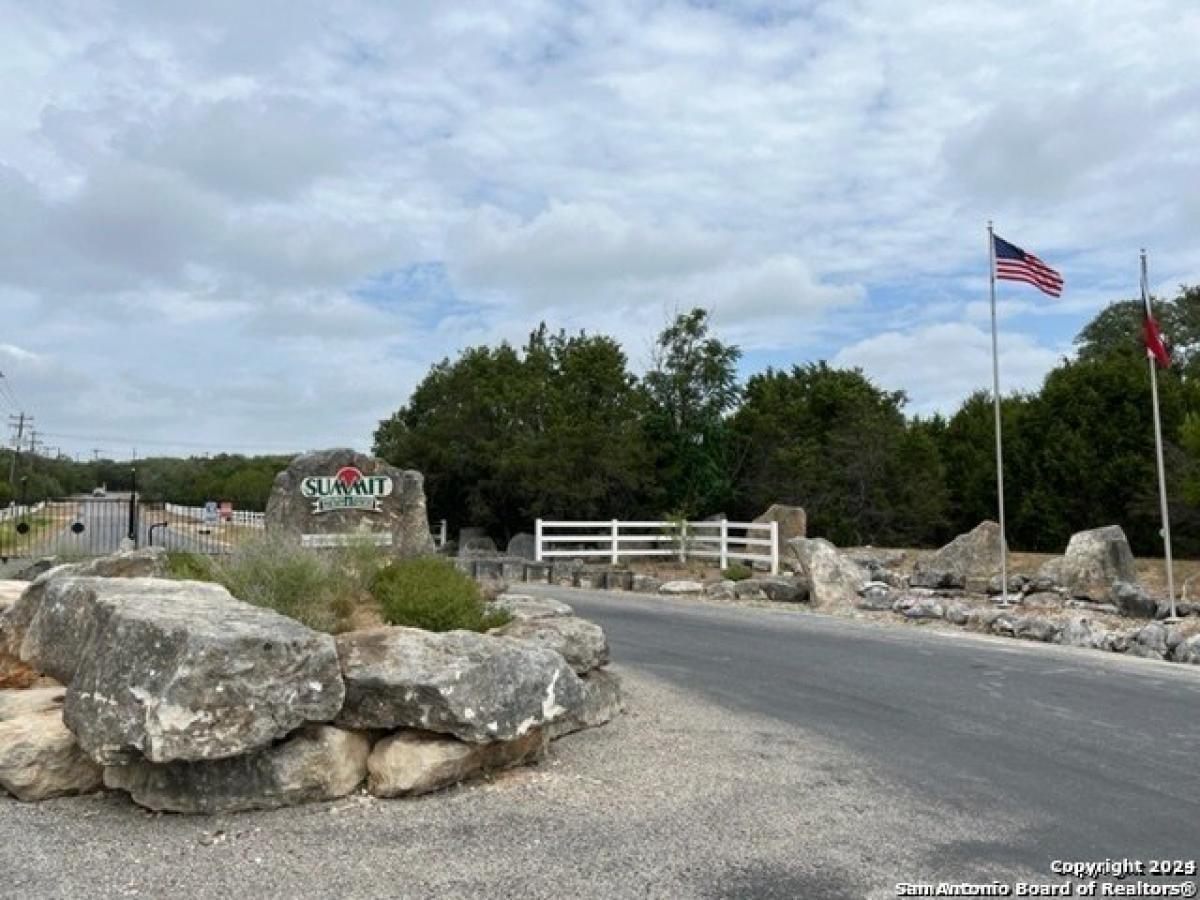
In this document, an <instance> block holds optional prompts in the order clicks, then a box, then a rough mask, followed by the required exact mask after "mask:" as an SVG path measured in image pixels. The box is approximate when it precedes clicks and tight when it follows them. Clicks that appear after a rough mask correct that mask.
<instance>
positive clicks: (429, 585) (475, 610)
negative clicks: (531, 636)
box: [371, 557, 511, 632]
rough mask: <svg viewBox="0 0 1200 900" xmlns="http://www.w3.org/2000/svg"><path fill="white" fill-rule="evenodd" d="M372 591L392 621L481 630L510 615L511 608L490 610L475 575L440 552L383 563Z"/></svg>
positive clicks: (434, 628) (414, 625) (427, 627)
mask: <svg viewBox="0 0 1200 900" xmlns="http://www.w3.org/2000/svg"><path fill="white" fill-rule="evenodd" d="M371 593H372V594H373V595H374V597H375V599H376V600H377V601H378V602H379V606H380V608H381V610H382V612H383V619H384V621H385V622H387V623H388V624H389V625H408V626H410V627H412V628H424V629H425V630H426V631H455V630H458V629H463V630H465V631H480V632H482V631H487V630H488V629H489V628H496V627H497V626H500V625H504V624H505V623H507V622H508V621H509V620H510V618H511V616H510V615H509V614H508V612H506V611H503V610H488V609H487V608H486V607H485V605H484V602H483V596H482V594H481V593H480V590H479V585H477V584H476V583H475V581H474V579H472V578H471V577H470V576H468V575H465V574H463V573H462V572H460V571H458V570H457V569H456V568H455V567H454V566H453V565H452V564H451V563H449V562H447V561H446V560H443V559H438V558H436V557H421V558H417V559H406V560H400V561H397V562H393V563H390V564H389V565H387V566H384V567H383V568H382V569H380V570H379V571H378V572H377V573H375V576H374V578H373V579H372V580H371Z"/></svg>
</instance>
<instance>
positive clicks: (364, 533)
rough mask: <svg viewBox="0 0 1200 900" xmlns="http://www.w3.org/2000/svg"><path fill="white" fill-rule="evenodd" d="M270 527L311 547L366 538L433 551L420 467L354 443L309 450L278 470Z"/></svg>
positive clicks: (407, 551)
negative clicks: (394, 462)
mask: <svg viewBox="0 0 1200 900" xmlns="http://www.w3.org/2000/svg"><path fill="white" fill-rule="evenodd" d="M266 527H267V529H268V530H269V531H281V532H286V533H289V534H293V535H296V536H297V537H298V538H299V540H300V542H301V543H302V544H304V545H305V546H309V547H337V546H341V545H343V544H345V543H347V542H348V541H350V540H355V539H357V540H361V539H364V538H366V539H369V540H372V541H374V542H375V543H377V544H379V545H380V546H385V547H391V548H392V549H393V550H394V551H395V552H396V553H398V554H400V555H403V556H415V555H418V554H422V553H433V552H434V546H433V539H432V538H431V537H430V535H429V518H428V514H427V512H426V509H425V479H424V477H423V476H422V475H421V473H420V472H415V471H413V470H411V469H397V468H396V467H395V466H389V465H388V464H387V463H385V462H384V461H383V460H381V459H376V458H375V457H373V456H367V455H366V454H365V453H356V452H355V451H353V450H349V449H336V450H319V451H317V452H315V453H305V454H304V455H303V456H297V457H296V458H295V459H294V460H292V462H291V464H290V465H289V466H288V467H287V468H286V469H284V470H283V471H282V472H280V473H279V474H278V475H276V476H275V483H274V484H273V485H272V486H271V495H270V497H269V498H268V499H267V516H266Z"/></svg>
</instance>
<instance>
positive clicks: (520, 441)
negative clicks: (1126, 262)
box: [375, 287, 1200, 556]
mask: <svg viewBox="0 0 1200 900" xmlns="http://www.w3.org/2000/svg"><path fill="white" fill-rule="evenodd" d="M1157 313H1158V317H1159V320H1160V324H1161V325H1162V327H1163V331H1164V332H1165V333H1166V335H1168V337H1169V338H1170V339H1171V340H1172V353H1173V358H1174V363H1173V365H1172V367H1171V368H1170V369H1168V370H1165V371H1163V372H1161V373H1160V384H1159V387H1160V395H1161V401H1162V416H1163V429H1164V437H1165V440H1166V460H1167V469H1168V486H1169V487H1168V490H1169V496H1170V507H1171V515H1172V521H1173V524H1174V525H1175V530H1174V536H1175V539H1176V545H1177V550H1178V552H1180V553H1181V554H1183V555H1192V556H1196V555H1200V529H1197V528H1196V527H1194V526H1195V525H1196V524H1200V381H1198V380H1197V379H1196V377H1195V376H1196V374H1197V367H1198V366H1200V353H1197V348H1200V288H1196V287H1185V288H1181V289H1180V291H1179V292H1178V294H1177V295H1176V296H1175V297H1173V298H1171V299H1168V300H1164V301H1160V302H1159V303H1158V306H1157ZM1140 335H1141V305H1140V302H1138V301H1118V302H1116V303H1113V304H1111V305H1110V306H1108V307H1107V308H1106V309H1104V310H1103V311H1102V312H1101V313H1099V315H1097V316H1096V317H1095V318H1094V319H1093V320H1092V321H1091V322H1089V323H1088V324H1087V326H1086V327H1084V329H1083V330H1082V331H1081V332H1080V333H1079V335H1078V337H1077V338H1076V349H1077V353H1076V354H1075V356H1074V357H1073V358H1071V359H1063V360H1062V361H1061V362H1060V363H1059V365H1057V366H1056V367H1055V368H1054V369H1053V370H1052V371H1051V372H1050V373H1049V374H1048V375H1047V376H1046V378H1045V381H1044V383H1043V385H1042V386H1041V388H1040V390H1038V391H1036V392H1030V393H1018V394H1013V395H1011V396H1007V397H1005V398H1003V401H1002V416H1003V421H1004V440H1005V476H1006V484H1007V486H1008V490H1007V501H1008V511H1009V512H1008V518H1009V540H1010V543H1011V544H1012V546H1014V547H1016V548H1020V549H1027V550H1045V551H1056V552H1057V551H1061V549H1062V547H1063V546H1064V545H1065V543H1066V541H1067V539H1068V538H1069V537H1070V535H1071V534H1072V533H1073V532H1074V531H1078V530H1081V529H1083V528H1090V527H1094V526H1098V525H1103V524H1109V523H1118V524H1120V525H1122V526H1123V527H1124V528H1125V530H1126V532H1127V534H1128V535H1129V537H1130V540H1131V542H1132V543H1133V546H1134V549H1135V551H1137V552H1139V553H1143V554H1155V553H1158V552H1160V548H1161V543H1160V540H1159V538H1158V528H1159V522H1158V501H1157V481H1156V474H1155V463H1154V439H1153V426H1152V421H1151V411H1150V399H1149V385H1148V373H1147V362H1146V356H1145V352H1144V349H1143V347H1142V344H1141V338H1140ZM740 359H741V351H740V350H739V348H738V347H736V346H734V345H732V344H729V343H726V342H724V341H722V340H720V339H719V337H717V336H715V335H714V334H713V333H712V328H711V323H710V321H709V316H708V314H707V313H706V312H705V311H704V310H702V309H694V310H692V311H690V312H687V313H685V314H682V315H680V316H678V317H677V318H676V319H675V321H673V322H671V323H670V324H669V325H668V326H667V327H666V328H665V329H664V330H663V331H662V333H661V334H660V335H659V336H658V340H657V342H656V343H655V348H654V354H653V358H652V360H651V365H650V368H649V370H648V371H647V372H646V373H645V374H643V375H641V376H640V377H639V376H638V375H635V374H634V373H633V372H631V370H630V367H629V361H628V359H627V357H626V355H625V353H624V351H623V349H622V348H621V346H620V344H619V343H618V342H617V341H615V340H614V339H613V338H611V337H608V336H605V335H598V334H586V333H580V334H567V333H565V332H562V331H559V332H552V331H550V330H549V329H548V328H547V327H546V326H545V324H542V325H540V326H539V327H538V328H537V329H536V330H535V331H534V332H533V333H532V334H531V335H530V337H529V339H528V341H527V342H526V343H525V345H524V346H522V347H519V348H518V347H514V346H512V345H510V344H508V343H501V344H500V345H498V346H479V347H471V348H469V349H467V350H464V351H462V353H461V354H460V355H459V356H458V357H457V358H455V359H452V360H451V359H445V360H442V361H441V362H439V363H437V364H436V365H434V366H433V367H432V368H431V369H430V371H429V373H428V374H427V375H426V376H425V378H424V379H423V380H422V381H421V383H420V384H419V385H418V386H417V388H416V390H415V391H414V392H413V394H412V396H411V397H410V399H409V401H408V403H406V404H405V405H404V406H402V407H401V408H400V409H398V410H397V411H396V412H395V413H394V414H393V415H392V416H390V417H389V418H387V419H385V420H384V421H382V422H381V423H380V425H379V428H378V429H377V430H376V433H375V452H376V453H377V454H378V455H380V456H382V457H384V458H385V459H387V460H389V461H390V462H392V463H394V464H396V465H401V466H405V467H411V468H416V469H419V470H421V471H422V472H424V474H425V478H426V491H427V494H428V497H429V506H430V510H431V515H436V516H438V517H439V518H440V517H445V518H447V519H448V520H449V521H450V523H451V524H452V525H453V526H458V525H468V524H470V525H480V526H484V527H486V528H488V529H489V531H491V532H492V533H493V534H494V536H496V537H497V538H499V539H501V540H503V539H505V538H507V537H508V536H510V535H512V534H513V533H515V532H518V531H527V530H529V529H530V528H531V525H532V522H533V520H534V519H535V518H537V517H542V518H572V519H610V518H613V517H614V516H616V517H620V518H635V517H637V518H641V517H654V518H659V517H669V518H679V517H687V518H698V517H704V516H708V515H713V514H717V513H724V514H726V515H728V516H729V517H730V518H736V519H744V518H747V517H753V516H755V515H757V514H758V513H760V512H762V511H763V510H764V509H766V507H768V506H769V505H770V504H772V503H788V504H795V505H799V506H803V507H805V509H806V510H807V512H808V517H809V529H810V532H811V533H813V534H819V535H822V536H825V537H828V538H829V539H831V540H832V541H834V542H835V543H838V544H842V545H862V544H874V545H876V546H913V545H936V544H940V543H942V542H944V541H946V540H948V539H949V538H950V537H952V536H953V535H955V534H957V533H960V532H962V531H965V530H968V529H970V528H972V527H974V526H975V525H976V524H978V523H979V522H980V521H981V520H983V519H986V518H994V517H995V514H996V491H995V483H996V478H995V474H996V471H995V456H994V438H993V419H992V417H993V411H992V403H991V396H990V394H989V393H987V392H985V391H980V392H978V393H976V394H974V395H972V396H970V397H968V398H967V399H966V400H965V401H964V402H963V403H962V404H961V406H960V407H959V408H958V409H957V410H956V411H954V412H953V414H950V415H935V416H931V417H920V416H909V415H906V413H905V406H906V403H907V397H906V395H905V394H904V392H903V391H887V390H883V389H881V388H880V387H878V386H876V385H875V384H873V383H872V382H871V381H870V379H868V378H867V377H866V376H865V375H864V374H863V372H862V371H861V370H859V369H843V368H836V367H833V366H830V365H829V364H827V363H826V362H812V363H805V364H802V365H796V366H792V367H791V368H788V369H774V368H769V369H767V370H766V371H763V372H758V373H755V374H753V375H751V376H750V377H749V378H747V379H746V380H745V382H744V383H741V382H740V381H739V379H738V376H737V367H738V362H739V361H740Z"/></svg>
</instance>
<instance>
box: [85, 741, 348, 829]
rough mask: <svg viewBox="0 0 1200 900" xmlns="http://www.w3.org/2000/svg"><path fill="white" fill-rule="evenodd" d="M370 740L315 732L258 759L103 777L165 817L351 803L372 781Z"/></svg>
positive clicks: (149, 767) (140, 765)
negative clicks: (168, 814) (338, 801)
mask: <svg viewBox="0 0 1200 900" xmlns="http://www.w3.org/2000/svg"><path fill="white" fill-rule="evenodd" d="M370 752H371V742H370V740H369V738H368V737H367V736H366V735H363V734H359V733H358V732H353V731H344V730H342V729H340V728H334V727H332V726H329V725H309V726H306V727H305V728H303V729H301V730H300V731H298V732H297V733H296V734H295V735H293V736H292V737H291V738H289V739H288V740H286V741H284V742H283V743H280V744H276V745H274V746H272V747H269V748H267V749H265V750H260V751H258V752H257V753H250V754H247V755H245V756H236V757H233V758H232V759H218V760H210V761H206V762H173V763H166V764H155V763H149V762H146V761H144V760H141V761H135V762H133V763H131V764H130V765H126V766H110V767H108V768H106V769H105V770H104V785H105V787H108V788H111V789H113V790H122V791H127V792H128V793H129V795H130V796H131V797H132V798H133V801H134V802H135V803H137V804H138V805H139V806H145V807H147V808H149V809H156V810H160V811H163V812H178V813H224V812H238V811H241V810H247V809H275V808H277V807H280V806H294V805H296V804H299V803H312V802H316V801H319V800H335V799H337V798H338V797H344V796H346V794H349V793H350V792H351V791H352V790H354V789H355V788H356V787H358V785H360V784H361V783H362V781H363V779H364V778H365V777H366V774H367V756H368V755H369V754H370Z"/></svg>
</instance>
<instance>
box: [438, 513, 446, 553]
mask: <svg viewBox="0 0 1200 900" xmlns="http://www.w3.org/2000/svg"><path fill="white" fill-rule="evenodd" d="M438 537H440V538H441V543H439V544H438V546H439V547H445V546H446V520H445V519H442V527H441V529H440V533H439V535H438Z"/></svg>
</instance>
